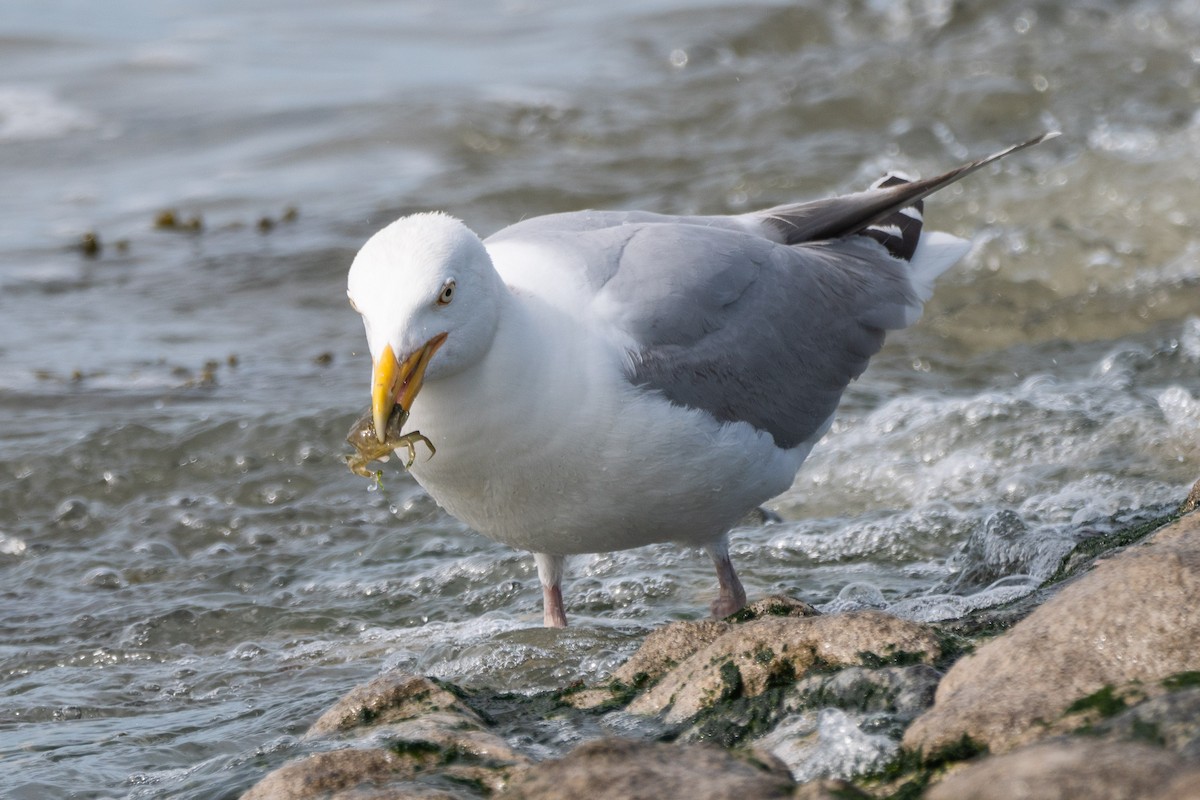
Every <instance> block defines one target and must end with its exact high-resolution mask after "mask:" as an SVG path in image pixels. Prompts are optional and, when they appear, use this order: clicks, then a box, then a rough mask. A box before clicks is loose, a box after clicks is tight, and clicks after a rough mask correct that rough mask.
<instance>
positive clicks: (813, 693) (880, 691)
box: [784, 664, 942, 721]
mask: <svg viewBox="0 0 1200 800" xmlns="http://www.w3.org/2000/svg"><path fill="white" fill-rule="evenodd" d="M941 678H942V676H941V674H940V673H939V672H938V671H937V670H936V669H934V668H933V667H931V666H929V665H928V664H914V665H913V666H910V667H883V668H882V669H868V668H865V667H846V668H845V669H840V670H838V671H837V672H835V673H834V674H832V675H812V676H809V677H807V678H805V679H804V680H802V681H800V682H799V683H797V684H796V687H795V688H794V689H792V690H790V691H789V692H788V696H787V698H785V700H784V708H785V710H789V711H795V710H799V709H800V708H820V707H823V706H833V707H835V708H841V709H845V710H847V711H858V712H863V713H877V712H884V713H888V714H893V715H895V716H896V717H898V718H899V719H902V720H905V721H908V720H911V719H913V718H914V717H916V716H917V715H918V714H920V713H921V712H922V711H924V710H925V709H927V708H929V706H931V705H933V696H934V692H935V691H937V685H938V681H940V680H941Z"/></svg>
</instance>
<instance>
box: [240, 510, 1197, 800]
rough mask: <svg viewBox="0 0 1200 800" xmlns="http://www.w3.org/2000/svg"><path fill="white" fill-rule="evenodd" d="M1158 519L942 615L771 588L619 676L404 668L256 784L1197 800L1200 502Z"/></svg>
mask: <svg viewBox="0 0 1200 800" xmlns="http://www.w3.org/2000/svg"><path fill="white" fill-rule="evenodd" d="M1138 535H1141V534H1131V535H1129V536H1123V537H1121V536H1118V537H1115V538H1114V539H1113V540H1112V541H1113V542H1114V543H1115V544H1114V545H1113V546H1112V549H1110V550H1109V551H1106V552H1101V551H1100V550H1098V549H1096V548H1093V550H1092V551H1091V552H1088V553H1078V552H1077V553H1074V554H1072V555H1070V556H1068V557H1067V558H1066V559H1064V570H1063V571H1062V572H1063V575H1060V576H1058V579H1057V580H1056V582H1054V583H1051V584H1047V585H1046V586H1044V587H1042V589H1040V590H1038V592H1035V593H1034V595H1032V596H1031V597H1027V598H1023V599H1022V600H1021V601H1018V602H1016V603H1014V604H1012V606H1011V607H1009V608H1008V609H989V610H986V611H984V612H981V613H979V614H977V615H974V616H972V617H968V618H964V619H959V620H952V621H949V622H946V623H940V624H938V625H925V624H920V623H916V622H911V621H908V620H903V619H899V618H897V617H893V616H890V615H888V614H885V613H882V612H879V611H852V612H846V613H838V614H828V615H820V614H818V613H817V612H816V611H815V610H814V609H813V608H812V607H811V606H808V605H807V604H805V603H802V602H800V601H797V600H793V599H791V598H786V597H769V598H765V599H764V600H761V601H758V602H756V603H754V604H752V606H750V607H748V608H747V609H746V610H744V611H742V612H740V613H739V614H737V615H734V616H733V617H730V618H729V619H725V620H703V621H691V622H677V623H673V624H671V625H667V626H664V627H663V628H660V629H658V630H655V631H653V632H651V633H649V634H647V635H646V637H645V640H644V641H643V643H642V646H641V648H640V649H639V650H638V651H637V652H636V653H634V655H633V656H632V657H630V658H629V660H628V661H627V662H625V663H624V664H623V665H622V666H621V667H619V668H618V669H616V670H615V671H614V672H613V675H612V678H611V679H610V680H609V681H607V682H605V683H602V684H599V685H592V686H573V687H569V688H568V689H565V690H563V691H561V692H552V693H545V694H541V695H535V696H517V695H507V694H502V693H490V694H489V693H487V692H484V691H482V690H472V691H468V690H464V689H461V688H458V687H454V686H451V685H449V684H445V683H441V682H438V681H434V680H431V679H429V678H425V677H421V676H415V675H406V674H401V673H387V674H383V675H380V676H379V677H377V678H376V679H374V680H372V681H370V682H368V683H367V684H364V685H363V686H360V687H358V688H356V689H353V690H352V691H351V692H350V693H348V694H347V695H346V696H345V697H344V698H342V699H341V700H340V701H338V702H337V703H335V704H334V705H333V706H332V707H331V708H330V709H329V710H328V711H326V712H325V713H324V714H322V715H321V716H320V718H319V719H318V720H317V721H316V722H314V723H313V725H312V726H311V728H310V729H309V731H308V733H307V734H306V736H305V737H304V740H303V743H304V744H305V745H306V746H307V747H308V748H309V750H310V752H309V754H308V755H305V756H303V757H300V758H297V759H295V760H292V761H290V762H287V763H283V764H280V765H277V768H276V769H275V770H274V771H272V772H269V773H268V774H266V776H265V777H263V778H262V780H261V781H260V782H259V783H258V784H257V785H255V786H254V787H252V788H250V789H249V790H248V791H247V792H246V793H245V794H244V795H243V798H244V799H245V800H265V799H266V798H272V800H274V799H276V798H282V799H283V800H310V799H312V800H315V799H316V798H321V799H329V800H405V799H406V798H436V800H446V799H447V798H453V799H454V800H464V799H473V798H505V799H506V800H517V799H518V798H529V800H534V799H535V798H560V797H572V796H580V797H588V798H599V799H600V800H604V798H632V799H634V800H636V798H643V797H644V798H659V797H685V798H688V799H689V800H705V799H706V798H739V800H743V799H745V800H748V799H749V798H775V797H779V798H785V797H788V798H810V799H811V800H825V799H826V798H835V797H836V798H855V797H860V798H867V797H880V798H883V797H892V796H899V797H914V798H915V797H928V798H932V799H933V800H945V799H946V798H984V799H986V798H993V797H995V798H1000V797H1004V798H1012V797H1023V798H1047V799H1049V798H1070V797H1096V798H1108V797H1112V798H1116V797H1122V798H1124V797H1130V798H1168V797H1169V798H1187V797H1200V646H1197V643H1198V642H1200V615H1198V614H1197V613H1196V608H1197V607H1200V514H1191V515H1188V516H1185V517H1183V518H1181V519H1179V520H1177V521H1175V522H1174V523H1173V524H1170V525H1168V526H1166V527H1163V528H1161V529H1160V530H1157V531H1154V532H1153V533H1151V534H1150V535H1148V536H1145V537H1144V538H1143V539H1142V540H1140V541H1138V540H1137V537H1138ZM1067 573H1072V574H1069V575H1068V574H1067ZM1064 576H1065V577H1066V578H1067V579H1065V580H1063V579H1062V578H1063V577H1064ZM1031 598H1033V599H1031ZM1037 603H1041V604H1040V605H1037ZM964 654H965V655H964Z"/></svg>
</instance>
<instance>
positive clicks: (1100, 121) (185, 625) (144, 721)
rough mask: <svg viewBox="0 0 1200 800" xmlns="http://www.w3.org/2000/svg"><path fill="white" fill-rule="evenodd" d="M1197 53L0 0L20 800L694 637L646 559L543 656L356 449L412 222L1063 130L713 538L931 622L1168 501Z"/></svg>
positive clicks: (691, 573) (925, 26)
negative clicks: (374, 316)
mask: <svg viewBox="0 0 1200 800" xmlns="http://www.w3.org/2000/svg"><path fill="white" fill-rule="evenodd" d="M1197 41H1200V4H1197V3H1194V2H1175V3H1169V4H1168V3H1153V2H1135V3H1124V2H1122V3H1118V2H1115V0H1114V1H1113V2H1099V3H1092V4H1090V5H1089V6H1088V7H1087V8H1073V7H1068V6H1063V5H1061V4H1057V3H1048V2H1046V3H1028V2H1021V3H1016V2H1011V3H1010V2H999V3H991V4H987V5H983V6H978V7H969V8H968V7H965V6H959V5H954V4H950V3H945V2H940V1H939V0H927V1H925V2H921V1H919V0H912V2H903V3H875V2H868V1H867V0H860V1H858V2H836V3H817V2H803V3H773V2H762V3H755V4H749V5H746V4H730V3H721V2H704V3H698V4H697V3H688V4H683V3H679V2H671V1H669V0H662V1H661V2H652V3H644V2H637V3H634V2H623V1H618V2H614V3H606V4H603V6H597V5H596V4H590V5H588V4H554V3H542V2H538V1H537V0H530V1H529V2H506V3H499V4H494V3H479V2H468V1H467V0H461V1H460V2H451V3H438V4H433V3H417V2H413V3H403V4H395V5H392V4H380V3H375V2H366V1H365V0H360V1H357V2H356V1H353V0H352V2H347V3H340V4H337V5H336V6H331V5H329V4H327V3H315V2H299V3H286V4H285V3H266V4H255V5H254V6H253V7H248V6H247V5H246V4H244V3H233V2H223V1H222V0H201V1H200V2H192V3H187V4H184V3H178V2H171V1H170V0H168V1H167V2H155V3H149V2H142V1H141V0H114V2H109V3H105V4H103V5H102V6H99V5H98V6H96V7H95V8H91V7H85V6H81V5H80V4H67V3H45V2H33V1H32V0H29V1H28V2H26V1H25V0H16V1H15V2H10V3H7V4H6V6H5V11H4V15H3V18H2V19H0V76H2V77H0V172H2V174H3V175H4V181H3V184H4V190H3V191H2V192H0V409H2V410H3V415H4V416H3V418H4V425H3V426H2V427H0V687H2V691H0V759H2V763H3V764H4V770H3V776H0V795H4V796H5V797H12V798H45V797H103V798H117V797H134V798H154V797H195V798H214V797H235V796H237V795H238V794H239V793H240V792H241V791H243V790H244V789H245V788H247V787H248V786H249V785H251V784H252V783H253V782H254V781H255V780H256V779H257V778H259V777H261V775H262V774H264V773H265V771H267V770H268V769H270V768H271V767H272V766H275V765H277V764H279V763H282V762H283V761H284V760H286V759H287V758H288V757H289V756H292V755H295V754H297V753H299V752H303V751H304V745H302V744H301V742H300V741H299V737H300V735H301V734H302V733H303V731H304V730H305V729H306V727H307V725H308V724H309V723H310V722H311V721H312V720H313V719H314V718H315V716H316V715H317V714H318V713H319V712H320V711H321V710H322V709H323V708H324V707H326V706H327V705H328V704H329V703H330V702H332V701H333V700H334V699H335V698H336V697H338V696H340V695H341V694H343V693H344V692H345V691H347V690H348V689H349V688H351V687H352V686H353V685H355V684H356V683H359V682H361V681H364V680H367V679H369V678H370V677H372V676H374V675H375V674H377V673H378V672H380V671H381V670H384V669H392V668H395V669H404V670H409V671H413V672H419V673H423V674H428V675H433V676H436V677H440V678H445V679H448V680H452V681H455V682H458V683H462V684H465V685H469V686H478V687H489V688H493V689H497V690H508V691H515V692H518V693H520V692H536V691H540V690H543V689H548V688H553V687H559V686H562V685H563V684H565V683H568V682H571V681H574V680H578V679H583V680H594V679H598V678H601V677H603V676H604V675H606V674H607V673H608V672H609V671H610V670H611V669H613V667H614V665H616V664H618V663H620V661H621V659H623V658H624V657H625V656H627V655H628V654H629V653H630V652H631V651H632V649H633V648H634V647H636V645H637V642H638V641H639V637H640V636H641V635H643V634H644V633H645V632H646V631H647V630H650V629H652V628H654V627H656V626H659V625H662V624H664V623H666V622H668V621H670V620H676V619H692V618H698V617H700V616H702V615H703V614H704V613H705V608H706V607H707V602H708V600H709V599H710V598H711V595H712V593H713V591H714V580H713V576H712V574H711V567H710V565H709V564H708V563H707V559H706V557H705V556H704V555H703V554H702V553H700V552H698V551H693V550H687V549H680V548H675V547H670V546H661V547H651V548H645V549H641V550H634V551H626V552H620V553H611V554H598V555H594V556H582V557H578V558H575V559H573V560H572V561H571V563H570V565H569V570H570V572H569V577H568V580H567V585H566V592H567V600H568V613H569V614H570V615H571V618H572V622H573V627H572V628H570V629H568V630H566V631H563V632H556V631H546V630H543V629H541V628H540V627H538V624H539V620H540V612H539V603H540V593H539V591H538V589H537V585H536V578H535V575H534V571H533V565H532V561H531V559H530V558H529V557H528V556H527V555H525V554H522V553H516V552H513V551H510V550H508V549H506V548H504V547H501V546H499V545H495V544H492V543H490V542H488V541H487V540H485V539H483V538H481V537H479V536H477V535H475V534H473V533H471V532H470V531H469V530H467V529H466V528H465V527H464V526H463V525H461V524H460V523H458V522H457V521H455V520H453V519H452V518H449V517H448V516H446V515H445V514H443V513H442V512H441V511H439V509H438V508H437V507H436V506H435V505H434V504H433V503H432V502H431V501H430V500H429V498H428V497H426V496H425V495H424V494H423V493H422V492H421V491H420V490H419V488H418V487H416V486H415V484H413V483H412V482H411V481H410V480H409V479H408V478H407V477H406V476H405V475H404V474H403V473H402V472H400V471H399V470H398V469H396V468H394V467H392V468H387V469H386V472H385V477H384V481H383V486H382V488H381V489H378V490H372V489H371V485H370V483H369V482H368V481H364V480H362V479H359V478H356V477H355V476H353V475H351V474H350V473H349V472H348V471H347V470H346V469H345V467H344V465H343V464H342V462H341V460H340V455H341V454H342V453H343V452H344V450H345V445H344V443H343V441H342V438H343V436H344V435H345V432H346V429H347V428H348V427H349V425H350V423H351V422H352V421H353V420H354V418H355V416H356V415H357V413H358V412H359V411H360V410H361V409H362V407H363V406H364V405H365V404H366V402H367V378H368V372H369V365H368V361H367V357H366V355H365V353H364V352H363V339H362V332H361V329H360V327H359V323H358V320H357V318H356V316H355V315H354V314H353V312H352V311H351V310H350V309H349V307H348V305H347V304H346V302H345V296H344V280H345V272H346V269H347V268H348V266H349V263H350V260H351V258H352V257H353V253H354V251H355V250H356V248H357V247H358V246H359V244H361V243H362V241H364V240H365V239H366V237H367V236H369V235H370V234H371V233H372V232H373V231H374V230H376V229H377V228H379V227H381V226H382V225H384V224H386V223H387V222H388V221H390V220H391V219H393V218H395V217H396V216H398V215H399V214H402V213H407V212H410V211H414V210H418V209H429V208H440V209H444V210H447V211H449V212H450V213H453V214H455V215H456V216H459V217H461V218H463V219H464V220H465V221H466V222H467V223H468V224H470V225H471V226H472V227H474V228H475V229H476V230H478V231H479V232H480V233H482V234H485V235H486V234H487V233H490V232H492V231H494V230H496V229H498V228H499V227H501V226H503V225H504V224H507V223H509V222H513V221H516V220H518V219H521V218H523V217H527V216H530V215H533V214H540V213H547V212H553V211H562V210H570V209H578V208H588V207H592V208H643V209H649V210H656V211H665V212H712V213H720V212H740V211H744V210H749V209H751V208H754V207H765V206H768V205H771V204H775V203H780V202H785V201H789V200H795V199H803V198H811V197H818V196H822V195H827V194H832V193H836V192H842V191H851V190H854V189H857V188H861V187H862V186H864V185H866V184H868V183H869V182H870V181H872V180H874V179H875V178H876V177H877V176H878V175H880V174H881V173H882V172H884V171H886V170H888V169H904V170H907V171H910V172H920V173H923V174H927V175H928V174H933V173H935V172H937V171H939V170H942V169H945V168H948V167H950V166H953V165H955V164H957V163H959V162H961V161H964V160H966V159H967V158H970V157H972V156H976V155H981V154H984V153H987V152H990V151H992V150H995V149H998V148H999V147H1001V146H1004V145H1006V144H1010V143H1013V142H1017V141H1021V140H1023V139H1026V138H1028V137H1029V136H1031V135H1034V134H1036V133H1038V132H1041V131H1043V130H1047V129H1058V130H1062V131H1063V133H1064V135H1063V137H1061V138H1060V139H1058V140H1055V141H1054V142H1051V143H1047V144H1046V145H1043V146H1041V147H1039V148H1036V149H1035V150H1032V151H1029V152H1027V153H1023V154H1021V155H1019V156H1017V157H1014V158H1012V159H1009V160H1006V161H1005V162H1003V163H1002V164H1000V165H998V166H996V167H994V168H990V169H988V170H985V171H984V172H983V173H981V174H978V175H975V176H972V177H971V178H969V179H967V180H966V181H964V182H963V183H962V184H960V185H958V186H955V187H954V188H952V189H950V190H947V191H945V192H942V193H940V194H939V195H937V196H936V197H934V198H932V199H931V200H930V201H929V202H928V205H927V213H926V217H927V220H928V223H929V225H930V226H931V227H933V228H937V229H942V230H949V231H951V232H954V233H957V234H960V235H964V236H969V237H972V240H973V242H974V246H973V249H972V251H971V253H970V254H969V255H968V257H967V258H966V259H965V261H964V262H963V263H962V264H961V265H960V266H959V267H958V268H956V269H955V270H954V271H953V272H952V273H951V274H950V275H948V276H947V277H946V279H945V280H944V281H943V282H942V284H941V285H940V286H939V288H938V292H937V294H936V296H935V298H934V300H933V302H931V303H930V304H929V306H928V308H927V313H926V316H925V319H924V320H923V321H922V322H921V323H920V324H919V325H918V326H917V327H915V328H913V329H911V330H909V331H906V332H904V333H902V334H899V335H897V336H894V337H892V339H891V340H890V342H889V344H888V345H887V347H886V348H885V350H884V351H883V352H882V353H881V354H880V355H879V356H878V357H877V358H876V359H875V360H874V362H873V364H872V366H871V368H870V369H869V370H868V372H867V373H866V375H864V377H863V378H862V379H861V380H860V381H858V382H857V383H856V384H854V385H853V386H852V387H851V389H850V391H849V392H848V393H847V395H846V398H845V402H844V404H843V407H842V410H841V413H840V416H839V418H838V421H837V422H836V423H835V425H834V427H833V429H832V430H831V431H830V433H829V435H828V436H827V437H826V439H825V441H823V442H822V443H821V444H820V445H819V446H818V447H817V448H816V450H815V451H814V452H813V454H812V456H811V457H810V459H809V462H808V464H807V465H806V466H805V468H804V470H803V471H802V472H801V473H800V476H799V477H798V479H797V481H796V483H795V485H794V486H793V487H792V488H791V489H790V490H789V491H788V492H787V493H785V494H784V495H783V496H781V497H780V498H778V499H777V500H776V501H775V503H774V504H773V507H774V508H775V510H777V511H778V512H779V513H780V514H781V516H782V517H783V522H782V523H778V524H774V525H770V526H766V527H761V528H747V529H745V530H743V531H739V532H738V533H736V534H735V536H734V540H733V556H734V559H735V561H736V563H737V564H738V566H739V569H740V571H741V573H742V575H743V578H744V580H745V583H746V585H747V588H748V590H749V592H750V594H751V595H752V596H761V595H763V594H767V593H771V592H787V593H791V594H794V595H797V596H800V597H802V598H804V599H806V600H809V601H810V602H814V603H816V604H818V605H819V606H820V607H822V608H824V609H827V610H837V609H844V608H862V607H876V608H885V609H888V610H891V611H893V612H895V613H898V614H901V615H905V616H909V617H911V618H914V619H920V620H935V619H942V618H947V617H953V616H956V615H958V614H961V613H963V612H964V611H967V610H970V609H972V608H979V607H987V606H989V605H994V604H996V603H999V602H1003V601H1005V600H1007V599H1010V598H1012V597H1016V596H1020V595H1021V594H1023V593H1025V592H1028V591H1030V590H1031V588H1032V587H1034V586H1036V585H1037V583H1038V582H1040V581H1041V580H1043V579H1044V578H1045V577H1046V576H1047V575H1049V574H1050V573H1052V572H1053V570H1054V569H1055V568H1056V566H1057V564H1058V561H1059V559H1060V558H1061V557H1062V556H1063V555H1064V554H1065V553H1066V552H1068V551H1069V550H1070V548H1071V547H1073V546H1074V544H1075V543H1077V542H1078V541H1080V540H1082V539H1084V538H1087V537H1089V536H1094V535H1096V534H1098V533H1104V532H1108V531H1110V530H1113V529H1115V528H1117V527H1119V526H1121V525H1124V524H1129V523H1131V522H1136V521H1138V520H1141V519H1145V518H1148V517H1151V516H1153V515H1155V514H1157V513H1159V512H1160V511H1162V509H1164V508H1166V507H1169V506H1170V505H1171V504H1173V503H1175V502H1178V500H1179V499H1180V498H1181V497H1182V495H1183V493H1184V490H1185V488H1186V487H1187V486H1188V485H1190V483H1191V482H1192V481H1193V480H1195V478H1196V477H1197V476H1198V475H1200V456H1198V455H1197V454H1198V453H1200V447H1198V445H1200V394H1198V393H1200V380H1198V377H1200V299H1198V298H1200V290H1198V284H1200V264H1198V255H1200V249H1198V247H1197V245H1196V243H1195V238H1194V234H1193V231H1194V230H1195V229H1196V223H1197V213H1198V212H1197V209H1200V189H1198V188H1197V187H1200V180H1198V178H1200V175H1198V174H1197V172H1198V171H1200V167H1198V166H1197V165H1198V164H1200V159H1198V158H1197V155H1198V153H1200V117H1197V115H1196V110H1197V104H1198V101H1200V67H1198V66H1197V65H1198V64H1200V51H1198V50H1197V48H1196V44H1195V42H1197ZM166 210H171V211H173V213H174V215H175V218H176V222H177V224H176V225H175V226H174V227H171V226H164V225H162V224H160V223H161V222H162V217H161V215H162V212H164V211H166ZM192 220H196V222H195V223H192ZM86 234H92V237H93V241H98V243H99V250H98V252H93V253H92V254H90V255H89V254H87V253H85V252H84V250H83V249H82V243H83V241H84V237H85V235H86ZM480 446H481V447H486V446H487V443H486V442H481V443H480ZM809 722H810V723H812V721H811V720H810V721H809ZM835 723H836V724H835ZM806 724H808V723H806ZM812 724H815V725H817V728H816V729H817V730H826V729H828V730H833V729H834V728H836V727H837V726H838V725H840V724H841V721H839V720H833V721H832V722H830V721H828V720H826V723H821V724H817V723H812ZM822 724H823V725H824V728H822V727H821V725H822ZM831 726H832V727H831ZM635 727H636V726H635ZM577 733H578V732H571V731H561V730H558V731H556V730H553V729H552V726H551V728H548V729H547V730H544V731H542V732H541V733H540V734H538V735H537V736H534V737H533V738H532V739H530V740H528V741H526V742H525V744H524V745H523V746H525V747H527V748H530V749H531V751H532V752H534V754H535V755H538V756H539V757H544V756H547V755H553V754H554V753H556V752H560V751H561V750H562V749H563V748H565V747H566V746H567V745H568V744H569V743H570V741H572V740H573V739H572V737H575V736H576V735H577ZM531 742H532V743H531ZM868 744H869V745H870V746H871V747H875V746H876V745H877V744H879V743H877V742H869V743H868ZM856 752H857V751H856ZM860 755H861V754H860ZM854 758H857V756H856V755H855V754H854V753H850V754H841V755H839V754H832V755H830V756H829V757H828V758H825V757H819V758H818V757H813V758H808V760H807V761H805V762H804V763H806V764H809V765H810V766H811V765H816V766H813V767H812V768H813V769H817V770H818V771H819V769H820V765H821V764H827V763H851V762H853V761H854ZM847 759H849V760H847ZM808 768H809V767H806V768H805V769H808Z"/></svg>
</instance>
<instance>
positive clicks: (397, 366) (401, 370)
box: [371, 333, 447, 442]
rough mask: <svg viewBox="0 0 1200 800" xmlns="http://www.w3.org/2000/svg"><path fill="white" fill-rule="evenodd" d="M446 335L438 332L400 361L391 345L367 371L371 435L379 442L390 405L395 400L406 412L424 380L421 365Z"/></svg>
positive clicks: (392, 404)
mask: <svg viewBox="0 0 1200 800" xmlns="http://www.w3.org/2000/svg"><path fill="white" fill-rule="evenodd" d="M446 336H447V334H445V333H439V334H438V335H437V336H434V337H433V338H432V339H430V340H429V341H428V342H426V343H425V344H424V345H423V346H421V347H419V348H417V350H416V352H414V353H413V354H412V355H410V356H409V357H408V358H406V359H404V361H403V363H401V362H400V360H399V359H397V358H396V354H395V353H394V352H392V346H391V345H388V346H387V347H385V348H384V349H383V354H382V355H380V357H379V360H378V361H376V362H375V364H374V366H373V368H372V370H371V414H372V416H373V417H374V418H375V437H376V438H377V439H379V441H380V442H382V441H383V440H384V438H385V437H386V435H387V434H386V430H387V421H388V417H389V416H391V413H392V408H393V407H394V406H395V405H396V404H397V403H399V404H400V410H401V411H404V412H408V411H409V410H411V409H412V402H413V400H415V399H416V397H417V392H419V391H421V386H422V385H423V384H424V383H425V368H426V367H428V366H429V359H431V358H433V354H434V353H436V352H437V350H438V348H439V347H441V346H442V344H443V343H444V342H445V341H446Z"/></svg>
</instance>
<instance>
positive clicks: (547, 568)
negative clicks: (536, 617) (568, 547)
mask: <svg viewBox="0 0 1200 800" xmlns="http://www.w3.org/2000/svg"><path fill="white" fill-rule="evenodd" d="M533 560H534V562H535V563H536V564H537V571H538V580H539V581H540V582H541V584H542V624H543V625H544V626H546V627H547V628H565V627H567V611H566V609H565V608H564V607H563V596H562V578H563V562H564V561H565V560H566V559H564V558H563V557H562V556H554V555H549V554H547V553H534V554H533Z"/></svg>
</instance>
